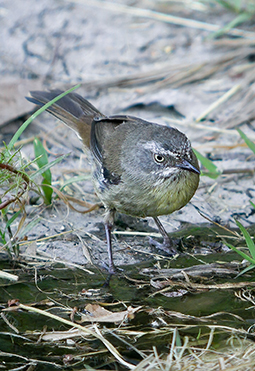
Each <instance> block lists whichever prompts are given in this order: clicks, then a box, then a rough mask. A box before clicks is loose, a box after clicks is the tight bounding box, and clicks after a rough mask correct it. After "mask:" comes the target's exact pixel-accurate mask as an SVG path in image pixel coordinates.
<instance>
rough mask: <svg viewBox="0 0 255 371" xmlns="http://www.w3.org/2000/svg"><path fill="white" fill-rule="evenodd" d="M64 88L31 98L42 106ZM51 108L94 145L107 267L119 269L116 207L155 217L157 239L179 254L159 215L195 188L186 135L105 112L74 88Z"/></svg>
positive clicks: (179, 204) (182, 203)
mask: <svg viewBox="0 0 255 371" xmlns="http://www.w3.org/2000/svg"><path fill="white" fill-rule="evenodd" d="M61 93H63V91H61V90H52V91H49V92H43V91H32V92H30V94H31V97H28V98H27V99H28V100H29V101H30V102H32V103H35V104H37V105H40V106H42V105H44V104H45V103H47V102H49V101H50V100H52V99H53V98H55V97H56V96H58V95H59V94H61ZM47 111H48V112H50V113H51V114H53V115H54V116H56V117H57V118H59V119H60V120H61V121H63V122H64V123H65V124H66V125H67V126H69V127H70V128H71V129H73V130H74V131H75V132H76V133H77V135H78V136H79V137H80V138H81V140H82V141H83V143H84V145H85V146H86V147H88V148H89V149H90V152H91V162H92V172H93V184H94V187H95V191H96V193H97V195H98V197H99V198H100V199H101V201H102V202H103V204H104V206H105V209H106V216H105V231H106V238H107V247H108V256H109V272H110V273H114V272H115V266H114V263H113V257H112V244H111V230H112V227H113V224H114V214H115V212H116V211H119V212H120V213H124V214H128V215H132V216H136V217H141V218H143V217H147V216H151V217H153V219H154V221H155V223H156V224H157V226H158V229H159V231H160V233H161V234H162V236H163V243H161V244H159V243H156V242H155V241H154V244H155V245H156V246H158V247H159V248H161V249H163V250H164V251H166V252H168V253H169V254H174V253H176V250H175V249H174V246H173V244H172V241H171V239H170V238H169V236H168V234H167V233H166V231H165V229H164V227H163V225H162V224H161V222H160V221H159V219H158V216H159V215H167V214H171V213H172V212H174V211H176V210H179V209H181V208H182V207H183V206H185V205H186V204H187V203H188V202H189V201H190V199H191V198H192V196H193V195H194V193H195V192H196V190H197V187H198V184H199V174H200V171H199V165H198V161H197V158H196V156H195V154H194V152H193V151H192V148H191V144H190V141H189V140H188V138H187V137H186V136H185V135H184V134H183V133H181V132H180V131H179V130H177V129H175V128H172V127H166V126H162V125H158V124H155V123H151V122H148V121H145V120H142V119H140V118H137V117H133V116H125V115H116V116H105V115H104V114H102V113H101V112H100V111H98V110H97V109H96V108H95V107H94V106H93V105H92V104H91V103H89V102H88V101H87V100H86V99H84V98H82V97H81V96H80V95H78V94H76V93H69V94H68V95H66V96H65V97H64V98H61V99H60V100H58V101H57V102H56V103H54V104H53V105H51V106H50V107H49V108H48V109H47Z"/></svg>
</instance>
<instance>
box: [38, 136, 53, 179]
mask: <svg viewBox="0 0 255 371" xmlns="http://www.w3.org/2000/svg"><path fill="white" fill-rule="evenodd" d="M34 152H35V157H36V163H37V165H38V167H39V168H40V169H41V168H42V167H43V166H45V165H47V164H48V163H49V160H48V154H47V152H46V150H45V148H44V146H43V144H42V142H41V141H40V140H39V139H38V138H35V139H34ZM42 176H43V177H44V178H45V179H46V180H47V181H48V183H49V184H51V172H50V169H47V170H45V171H44V172H43V173H42Z"/></svg>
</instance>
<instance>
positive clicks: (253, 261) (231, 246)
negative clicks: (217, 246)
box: [225, 242, 255, 265]
mask: <svg viewBox="0 0 255 371" xmlns="http://www.w3.org/2000/svg"><path fill="white" fill-rule="evenodd" d="M225 245H227V246H228V247H229V248H230V249H231V250H233V251H235V252H237V254H239V255H240V256H242V257H243V258H244V259H246V260H248V262H250V263H251V264H253V265H255V259H252V258H251V257H250V256H249V255H247V254H245V253H244V252H243V251H241V250H238V249H237V248H236V247H235V246H233V245H231V244H230V243H227V242H225Z"/></svg>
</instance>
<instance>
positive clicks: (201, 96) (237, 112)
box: [0, 0, 255, 265]
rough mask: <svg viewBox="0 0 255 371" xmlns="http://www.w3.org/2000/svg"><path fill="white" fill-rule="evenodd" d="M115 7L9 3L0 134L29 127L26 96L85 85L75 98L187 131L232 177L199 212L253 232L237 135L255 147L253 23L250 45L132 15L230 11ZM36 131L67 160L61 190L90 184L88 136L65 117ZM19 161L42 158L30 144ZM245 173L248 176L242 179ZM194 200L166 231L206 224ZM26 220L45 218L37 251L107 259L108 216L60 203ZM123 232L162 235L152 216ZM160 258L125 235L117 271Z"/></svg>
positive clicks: (220, 16)
mask: <svg viewBox="0 0 255 371" xmlns="http://www.w3.org/2000/svg"><path fill="white" fill-rule="evenodd" d="M107 4H109V3H108V2H100V1H92V0H91V1H86V0H84V1H82V2H81V1H80V2H78V1H76V2H68V1H60V0H42V1H32V0H24V1H22V2H21V1H20V0H13V1H11V2H9V1H7V0H6V1H2V2H1V5H0V19H1V22H0V29H1V36H2V37H1V44H0V56H1V58H0V75H1V82H0V86H1V89H0V90H1V92H0V108H1V110H0V111H1V113H0V125H2V124H4V123H6V122H8V123H9V124H8V125H3V126H1V127H0V130H1V131H0V139H1V140H2V139H3V140H5V141H6V142H8V140H9V139H10V137H11V135H12V134H13V133H14V131H15V130H16V128H17V125H19V124H20V122H18V123H17V122H13V120H15V119H16V118H17V117H20V116H22V115H24V114H25V113H28V112H29V111H30V110H31V109H32V105H31V104H29V103H28V102H26V100H25V99H24V95H26V94H27V93H28V91H29V90H33V89H38V88H40V89H48V88H56V87H58V88H61V89H66V88H67V87H70V86H73V85H75V84H77V83H81V84H82V86H81V88H80V89H79V90H78V91H77V92H78V93H79V94H81V95H83V96H84V97H86V98H87V99H89V100H90V101H91V102H92V103H93V104H94V105H95V106H96V107H98V108H99V109H100V111H102V112H104V113H106V114H114V113H129V114H132V115H136V116H140V117H142V118H145V119H148V120H150V121H154V122H157V123H161V124H163V125H172V126H175V127H177V128H178V129H180V130H181V131H183V132H185V133H186V134H187V136H188V137H189V138H190V140H191V142H192V145H193V147H194V148H196V149H197V150H199V151H200V152H201V153H202V154H204V155H208V157H209V158H210V159H212V160H213V161H214V163H215V164H216V165H217V166H218V168H219V169H220V170H223V171H226V170H227V171H228V172H229V174H225V175H222V176H220V177H219V178H218V179H216V180H212V179H209V178H208V177H202V178H201V182H200V187H199V189H198V191H197V193H196V195H195V196H194V198H193V200H192V204H193V205H195V206H196V207H197V208H199V209H200V210H201V211H202V212H204V213H205V214H206V215H208V216H209V217H210V218H211V219H214V218H217V220H218V221H219V220H220V221H221V222H222V223H225V224H228V225H230V226H231V227H233V226H234V218H238V219H239V220H240V221H241V222H242V223H243V224H244V225H245V226H248V225H251V224H253V223H254V221H255V216H254V209H253V208H252V206H251V205H250V202H249V201H250V200H251V201H252V200H253V201H254V195H255V187H254V178H253V176H252V174H251V173H249V172H248V173H247V172H245V171H247V169H248V170H253V169H254V156H253V155H252V153H251V151H250V150H249V149H247V148H245V147H243V146H241V145H240V144H241V143H242V140H241V139H240V137H239V135H238V133H237V132H236V130H235V128H236V127H241V129H242V130H243V131H244V132H245V133H246V134H247V135H249V137H250V138H251V139H255V134H254V121H253V118H254V109H253V108H254V104H253V98H254V82H253V79H254V77H253V71H254V62H253V61H254V49H253V45H254V36H255V34H253V31H254V27H253V25H252V24H251V25H249V24H248V25H247V26H246V28H247V29H246V31H245V32H244V33H243V36H244V37H243V38H235V37H233V36H231V35H228V36H225V37H223V38H220V39H218V40H214V39H212V38H211V36H212V32H209V31H206V30H204V29H202V25H201V24H200V28H194V27H189V26H184V27H181V26H178V25H174V24H172V23H167V22H163V21H159V20H155V19H151V18H148V17H147V16H136V15H134V14H132V9H133V8H132V7H136V8H143V9H152V10H153V9H154V10H156V11H159V12H161V11H162V12H168V13H171V14H174V15H175V16H177V17H178V16H179V17H185V18H191V19H194V20H197V21H200V22H207V23H210V24H217V25H219V26H223V25H224V24H226V23H227V22H228V21H230V20H231V19H232V17H233V15H231V14H230V13H227V12H225V11H224V10H222V8H220V7H214V8H211V9H209V8H206V7H205V6H204V7H201V9H198V10H195V9H192V8H184V7H183V6H182V5H181V4H180V3H179V5H178V2H177V3H176V4H175V3H170V2H169V3H168V2H158V3H157V2H154V1H128V0H126V1H124V2H123V1H119V2H115V3H114V5H111V9H107ZM123 4H125V5H126V6H127V7H126V8H125V7H124V8H123V6H122V5H123ZM252 37H253V39H252ZM231 89H233V90H235V91H236V92H235V93H233V94H232V95H230V98H229V99H228V100H226V101H225V102H224V103H222V104H219V105H218V106H217V108H216V109H214V110H213V111H212V112H211V113H210V114H208V115H207V116H206V119H205V120H203V121H202V122H199V123H197V122H195V120H196V119H198V118H199V117H200V115H202V114H203V113H204V112H205V111H206V110H207V109H208V108H209V107H210V105H211V104H212V103H214V102H216V101H217V100H218V99H219V98H221V97H222V96H224V94H226V93H227V92H228V91H230V90H231ZM35 135H37V136H39V137H40V138H41V139H45V140H46V143H47V148H48V149H49V158H50V160H54V159H55V158H56V155H59V154H64V153H70V155H69V156H68V157H67V158H66V159H65V160H63V162H62V163H61V164H59V165H58V166H56V167H55V168H53V169H52V173H53V177H54V183H53V184H54V185H55V186H56V187H60V185H61V184H63V182H64V181H65V180H67V179H68V178H70V177H72V176H75V175H81V174H84V175H87V176H88V178H89V161H88V158H87V156H86V155H85V154H83V152H82V147H81V144H80V142H79V140H78V139H77V138H76V136H75V135H74V134H73V133H72V132H71V131H70V130H68V129H67V128H66V127H65V126H64V125H62V124H61V123H60V122H59V121H57V120H56V119H54V118H53V117H51V116H50V115H49V114H47V113H44V114H43V115H41V116H40V117H39V118H37V119H36V120H35V121H34V123H33V124H32V125H30V126H29V128H28V129H27V130H26V132H25V133H24V135H23V137H22V139H24V138H31V137H33V136H35ZM22 153H23V156H24V157H26V158H28V159H31V158H33V156H34V155H33V147H32V144H26V145H25V146H24V147H23V149H22ZM237 169H242V170H245V171H244V172H243V171H241V172H239V173H236V170H237ZM65 190H66V192H67V193H68V194H69V195H72V196H73V197H76V198H79V199H82V200H85V201H88V202H91V203H96V202H98V201H99V200H98V199H97V198H96V196H95V194H94V191H93V187H92V184H91V182H90V179H88V180H85V181H83V182H79V183H77V184H74V185H72V186H69V187H66V189H65ZM192 204H189V205H187V206H186V207H185V208H183V209H182V210H180V211H179V212H176V213H174V214H173V215H171V216H165V217H162V218H161V220H162V221H163V223H164V225H165V227H166V229H167V231H168V232H173V231H176V230H178V229H179V228H183V227H184V226H185V225H186V224H187V223H190V222H191V223H193V224H194V225H198V224H200V223H205V222H206V221H205V219H204V218H202V217H201V216H200V215H199V213H198V212H197V210H196V209H195V208H194V207H193V206H192ZM27 213H28V220H30V219H31V218H33V217H35V216H37V215H38V213H40V217H41V221H40V223H39V224H38V225H37V226H36V228H34V229H33V230H32V231H31V232H30V234H29V235H28V239H29V240H38V239H43V240H42V241H41V242H37V243H36V245H35V244H34V245H33V247H32V249H31V245H29V246H30V247H29V249H30V250H28V251H27V252H28V253H29V254H31V255H33V254H35V253H37V254H43V255H45V254H46V255H47V256H50V257H52V258H54V259H60V260H63V261H66V262H72V263H77V264H84V263H86V262H87V261H88V259H87V257H88V252H89V253H90V254H91V255H92V258H93V261H95V262H97V263H98V262H99V263H101V262H102V261H105V260H107V254H106V244H105V237H104V229H103V225H102V223H101V221H102V217H103V209H102V208H100V209H99V210H97V211H93V212H91V213H89V214H84V215H82V214H79V213H77V212H74V211H72V210H69V209H68V208H67V207H66V206H65V205H64V204H63V202H61V201H55V202H54V205H53V206H52V208H45V207H42V206H38V205H32V206H31V205H28V206H27ZM117 228H118V230H121V229H122V230H123V229H124V230H126V229H128V230H131V231H134V230H136V231H137V230H138V231H144V232H151V231H153V232H156V229H155V226H154V224H153V222H152V221H150V220H148V221H147V220H145V221H136V220H130V218H125V217H124V218H122V222H121V225H120V224H118V227H117ZM68 231H70V233H66V232H68ZM61 233H62V234H61ZM56 234H59V235H58V236H57V237H56V238H49V239H45V237H50V236H53V235H56ZM116 236H117V235H116ZM26 247H27V246H26ZM138 251H140V253H138ZM154 251H155V250H154V249H153V248H151V247H150V246H149V243H148V238H147V237H137V236H135V235H133V236H132V235H131V236H118V237H116V240H115V242H114V258H115V262H116V264H117V265H121V264H134V263H137V262H139V261H141V260H145V259H148V257H150V254H151V253H153V252H154Z"/></svg>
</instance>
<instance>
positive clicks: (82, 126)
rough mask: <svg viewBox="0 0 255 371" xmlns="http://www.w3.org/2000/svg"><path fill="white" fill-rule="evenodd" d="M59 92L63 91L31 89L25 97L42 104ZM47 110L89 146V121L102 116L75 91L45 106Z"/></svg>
mask: <svg viewBox="0 0 255 371" xmlns="http://www.w3.org/2000/svg"><path fill="white" fill-rule="evenodd" d="M61 93H63V91H62V90H59V89H57V90H51V91H49V92H45V91H31V92H30V95H31V96H30V97H26V99H27V100H29V101H30V102H32V103H35V104H37V105H39V106H43V105H44V104H46V103H48V102H49V101H51V100H52V99H54V98H55V97H57V96H58V95H60V94H61ZM47 111H48V112H50V113H51V114H52V115H54V116H55V117H57V118H58V119H60V120H61V121H63V122H64V123H65V124H66V125H67V126H69V127H70V128H71V129H73V130H74V131H75V132H76V133H77V134H78V135H79V136H80V137H81V138H82V140H83V143H84V144H85V145H86V146H87V147H89V143H90V130H91V123H92V121H93V119H94V117H95V116H99V117H102V118H103V117H104V115H103V114H102V113H101V112H100V111H98V110H97V109H96V108H95V107H94V106H93V105H92V104H91V103H89V102H88V101H87V100H86V99H84V98H82V97H81V96H80V95H79V94H76V93H69V94H67V95H65V96H64V97H63V98H61V99H59V100H58V101H57V102H56V103H53V104H52V105H51V106H50V107H49V108H47Z"/></svg>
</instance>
